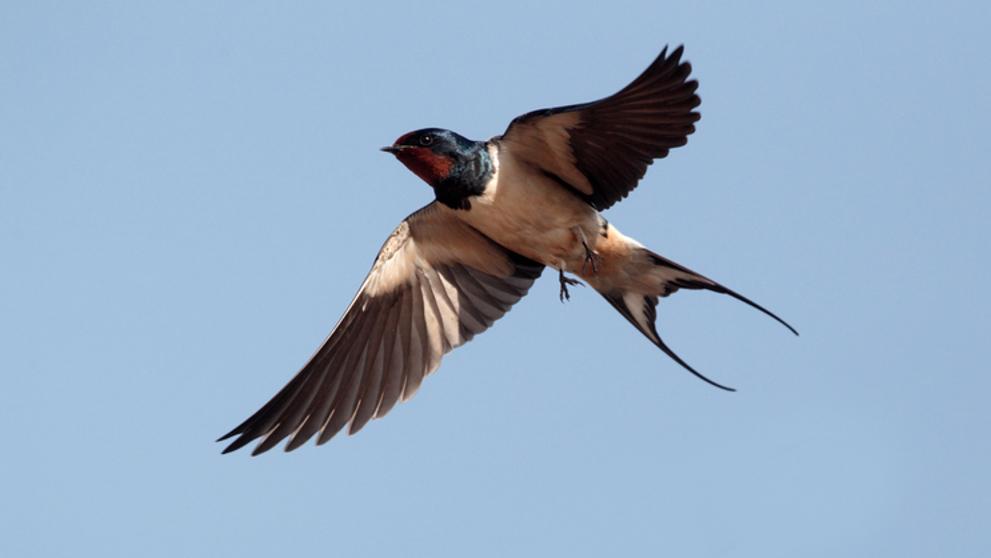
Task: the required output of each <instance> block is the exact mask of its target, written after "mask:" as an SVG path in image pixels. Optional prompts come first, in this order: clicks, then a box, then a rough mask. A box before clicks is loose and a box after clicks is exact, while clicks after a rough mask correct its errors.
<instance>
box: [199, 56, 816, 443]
mask: <svg viewBox="0 0 991 558" xmlns="http://www.w3.org/2000/svg"><path fill="white" fill-rule="evenodd" d="M681 56H682V47H678V48H677V49H675V50H673V51H672V52H670V53H668V51H667V48H666V47H665V49H664V50H663V51H662V52H661V54H660V55H659V56H658V57H657V58H656V59H655V60H654V61H653V63H651V64H650V66H649V67H648V68H647V69H646V70H645V71H644V72H643V73H642V74H641V75H640V76H639V77H638V78H636V79H635V80H633V82H632V83H630V84H629V85H627V86H626V87H624V88H623V89H622V90H620V91H619V92H618V93H616V94H614V95H611V96H609V97H605V98H603V99H600V100H598V101H593V102H590V103H584V104H578V105H569V106H563V107H557V108H550V109H543V110H537V111H533V112H529V113H527V114H524V115H522V116H520V117H518V118H516V119H514V120H513V121H512V122H511V123H510V125H509V127H508V128H507V129H506V131H505V133H503V134H502V135H501V136H496V137H494V138H492V139H490V140H488V141H472V140H469V139H466V138H465V137H463V136H461V135H458V134H456V133H454V132H452V131H450V130H443V129H440V128H425V129H422V130H417V131H414V132H409V133H407V134H404V135H402V136H400V137H399V139H397V140H396V141H395V142H394V143H393V144H392V145H390V146H388V147H384V148H382V149H383V151H386V152H388V153H391V154H393V155H394V156H395V157H396V158H397V159H399V161H400V162H401V163H402V164H403V165H405V166H406V167H407V168H408V169H409V170H411V171H413V173H414V174H416V175H417V176H418V177H420V178H421V179H422V180H423V181H424V182H426V183H427V184H429V185H430V187H431V188H432V189H433V192H434V197H435V200H434V201H432V202H431V203H429V204H427V205H426V206H425V207H423V208H421V209H419V210H418V211H416V212H414V213H413V214H412V215H410V216H409V217H407V218H406V219H405V220H403V222H402V223H400V224H399V227H398V228H396V229H395V231H393V233H392V235H391V236H389V238H388V239H387V240H386V242H385V244H384V245H383V246H382V249H381V250H380V251H379V254H378V257H377V258H376V259H375V262H374V264H373V265H372V269H371V271H370V272H369V274H368V277H367V278H366V279H365V281H364V283H362V285H361V288H360V289H359V290H358V294H357V295H356V296H355V298H354V300H352V301H351V304H350V306H348V308H347V310H345V312H344V315H343V317H342V318H341V319H340V321H339V322H338V323H337V325H336V326H335V327H334V329H333V331H332V332H331V334H330V335H329V336H328V337H327V339H326V340H325V341H324V343H323V345H322V346H321V347H320V348H319V349H318V350H317V352H316V353H315V354H314V355H313V357H312V358H311V359H310V360H309V362H308V363H307V364H306V365H305V366H304V367H303V368H302V370H301V371H300V372H299V373H297V374H296V376H295V377H293V378H292V380H290V381H289V383H288V384H287V385H286V386H285V387H283V388H282V390H281V391H279V392H278V393H277V394H276V395H275V397H273V398H272V399H271V400H270V401H269V402H268V403H266V404H265V405H264V406H263V407H262V408H261V409H260V410H259V411H258V412H256V413H255V414H253V415H252V416H251V417H249V418H248V419H247V420H245V421H244V422H243V423H241V424H240V425H239V426H238V427H237V428H235V429H234V430H231V431H230V432H229V433H227V434H226V435H224V436H223V437H222V438H220V440H225V439H228V438H231V437H234V436H236V437H237V438H236V439H235V440H234V441H233V442H231V443H230V445H228V446H227V447H226V449H224V453H227V452H231V451H234V450H236V449H238V448H240V447H242V446H244V445H246V444H248V443H250V442H251V441H253V440H256V439H261V443H259V444H258V445H257V447H255V449H254V452H253V455H257V454H259V453H262V452H264V451H267V450H269V449H271V448H272V447H273V446H275V445H276V444H278V443H279V442H280V441H282V440H283V439H285V438H286V437H290V436H291V438H290V440H289V442H288V443H287V444H286V448H285V449H286V451H291V450H293V449H295V448H297V447H299V446H300V445H302V444H303V443H305V442H306V441H307V440H309V439H310V438H312V437H313V436H314V435H316V436H317V444H323V443H324V442H326V441H327V440H329V439H330V438H332V437H333V436H334V435H335V434H336V433H337V432H339V431H340V430H341V429H342V428H343V427H344V426H345V425H348V432H349V433H350V434H354V433H355V432H357V431H359V430H361V428H362V427H363V426H365V424H366V423H368V421H369V420H371V419H373V418H378V417H381V416H383V415H385V414H386V413H388V412H389V411H390V410H391V409H392V407H393V406H394V405H395V404H396V402H397V401H399V400H400V399H402V400H406V399H409V398H410V397H412V396H413V394H414V393H416V391H417V389H418V388H419V387H420V383H421V382H422V381H423V378H424V377H425V376H427V375H428V374H429V373H430V372H432V371H434V370H435V369H436V368H437V366H438V365H439V364H440V359H441V357H442V356H443V355H444V354H445V353H447V352H448V351H450V350H451V349H453V348H455V347H459V346H461V345H462V344H464V343H465V342H467V341H469V340H470V339H471V338H472V337H474V336H475V335H476V334H479V333H481V332H483V331H485V330H486V329H487V328H488V327H489V326H491V325H492V323H493V322H495V321H496V320H498V319H499V318H500V317H502V316H503V314H505V313H506V312H507V311H508V310H509V309H510V308H511V307H512V306H513V305H514V304H516V302H518V301H519V300H520V299H521V298H522V297H523V296H524V295H525V294H526V293H527V291H528V290H529V289H530V286H531V285H532V284H533V282H534V281H535V280H536V279H537V277H539V276H540V274H541V272H542V271H543V269H544V267H551V268H553V269H556V270H557V272H558V280H559V282H560V297H561V300H562V302H563V301H564V300H566V299H567V298H569V291H568V286H569V285H575V284H578V281H577V280H576V279H573V278H571V277H568V276H566V275H565V273H570V274H572V275H577V276H578V277H580V278H581V279H583V280H584V281H585V282H586V283H588V284H589V285H590V286H591V287H592V288H594V289H595V290H596V291H597V292H598V293H599V294H600V295H602V297H603V298H605V299H606V301H608V302H609V304H611V305H612V306H613V307H614V308H616V310H618V311H619V313H620V314H622V315H623V317H624V318H626V319H627V320H628V321H629V322H630V323H631V324H633V326H634V327H635V328H637V330H639V331H640V333H642V334H643V335H644V336H645V337H647V339H648V340H650V342H651V343H653V344H654V345H656V346H657V347H658V348H659V349H660V350H661V351H663V352H664V353H666V354H667V355H668V356H669V357H671V358H672V359H674V360H675V362H677V363H678V364H679V365H681V366H682V367H684V368H685V369H687V370H688V371H690V372H691V373H692V374H695V375H696V376H698V377H699V378H701V379H703V380H705V381H706V382H708V383H710V384H712V385H714V386H716V387H719V388H722V389H726V390H730V391H732V388H728V387H726V386H723V385H720V384H718V383H716V382H714V381H712V380H710V379H708V378H706V377H705V376H703V375H702V374H700V373H699V372H698V371H696V370H695V369H694V368H692V367H691V366H689V365H688V364H687V363H686V362H685V361H684V360H682V359H681V358H680V357H679V356H678V355H676V354H675V353H674V352H673V351H672V350H671V349H669V348H668V346H667V345H666V344H665V343H664V341H663V340H661V337H660V335H659V334H658V333H657V328H656V325H655V319H656V317H657V310H656V308H657V303H658V300H659V299H660V298H663V297H666V296H668V295H670V294H672V293H674V292H676V291H678V290H679V289H705V290H709V291H714V292H717V293H722V294H726V295H729V296H731V297H733V298H736V299H737V300H740V301H742V302H744V303H746V304H748V305H750V306H752V307H754V308H756V309H757V310H759V311H761V312H763V313H764V314H767V315H768V316H770V317H771V318H773V319H775V320H777V321H778V322H780V323H781V324H782V325H784V326H785V327H787V328H788V329H789V330H791V331H792V333H794V334H795V335H798V332H797V331H795V329H794V328H792V327H791V326H790V325H788V324H787V323H786V322H785V321H784V320H782V319H781V318H779V317H777V316H776V315H774V314H773V313H772V312H771V311H769V310H767V309H765V308H764V307H762V306H760V305H758V304H757V303H755V302H753V301H751V300H750V299H748V298H746V297H744V296H743V295H740V294H739V293H737V292H735V291H732V290H730V289H728V288H726V287H724V286H723V285H721V284H719V283H717V282H715V281H713V280H711V279H709V278H707V277H705V276H703V275H701V274H699V273H696V272H694V271H692V270H690V269H688V268H687V267H684V266H682V265H680V264H677V263H675V262H673V261H671V260H669V259H667V258H665V257H663V256H660V255H658V254H656V253H654V252H652V251H650V250H649V249H647V248H645V247H644V246H643V245H642V244H640V243H639V242H637V241H636V240H634V239H632V238H630V237H628V236H625V235H623V233H621V232H620V231H619V230H618V229H617V228H616V227H615V226H614V225H612V224H611V223H609V222H608V221H606V220H605V219H604V218H603V217H602V215H601V214H600V213H599V212H600V211H603V210H605V209H608V208H609V207H610V206H612V205H613V204H615V203H616V202H618V201H620V200H621V199H623V198H625V197H626V196H627V195H628V194H629V193H630V192H631V191H632V190H633V189H634V188H635V187H636V186H637V183H638V182H639V181H640V179H641V178H642V177H643V175H644V173H645V172H646V170H647V167H648V166H649V165H650V164H651V163H652V162H653V161H654V160H655V159H660V158H663V157H665V156H667V154H668V152H669V151H670V150H671V149H673V148H675V147H680V146H683V145H685V144H686V143H687V141H688V136H689V135H690V134H691V133H692V132H694V131H695V122H697V121H698V120H699V113H698V111H696V110H695V109H696V107H698V105H699V103H700V100H699V97H698V96H697V95H696V89H697V87H698V83H697V82H696V81H695V80H690V79H689V75H690V74H691V66H690V64H689V63H688V62H687V61H685V62H683V61H682V60H681ZM220 440H218V441H220Z"/></svg>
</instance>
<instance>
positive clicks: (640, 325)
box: [602, 293, 736, 391]
mask: <svg viewBox="0 0 991 558" xmlns="http://www.w3.org/2000/svg"><path fill="white" fill-rule="evenodd" d="M630 294H633V296H634V297H640V298H641V299H642V300H643V305H642V308H641V309H640V313H639V314H635V312H636V308H631V307H630V306H628V305H627V304H628V298H630ZM602 296H603V297H604V298H605V299H606V300H607V301H609V304H612V305H613V308H615V309H616V310H619V313H620V314H622V315H623V317H624V318H626V319H627V320H628V321H629V322H630V323H631V324H633V327H635V328H637V329H638V330H640V333H643V334H644V337H646V338H647V339H649V340H650V342H651V343H653V344H654V345H657V348H658V349H660V350H662V351H664V354H666V355H668V356H669V357H671V359H672V360H674V361H675V362H677V363H678V364H680V365H681V367H682V368H684V369H685V370H688V371H689V372H691V373H692V374H695V376H696V377H698V378H699V379H700V380H702V381H704V382H705V383H707V384H709V385H712V386H715V387H717V388H719V389H724V390H726V391H736V389H734V388H731V387H729V386H725V385H723V384H720V383H719V382H717V381H715V380H711V379H709V378H708V377H706V375H705V374H703V373H701V372H699V371H698V370H696V369H694V368H692V366H691V365H690V364H688V363H687V362H685V361H684V360H683V359H682V358H681V357H680V356H678V355H677V353H675V352H674V351H672V350H671V348H670V347H668V346H667V344H666V343H665V342H664V340H663V339H661V336H660V335H658V333H657V327H656V326H655V320H656V319H657V297H656V296H644V295H638V294H636V293H628V294H626V295H620V296H615V295H607V294H605V293H602Z"/></svg>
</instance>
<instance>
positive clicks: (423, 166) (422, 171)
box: [398, 147, 454, 186]
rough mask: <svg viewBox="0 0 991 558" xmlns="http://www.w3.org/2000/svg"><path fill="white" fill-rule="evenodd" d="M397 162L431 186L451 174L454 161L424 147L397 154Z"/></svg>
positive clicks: (408, 149)
mask: <svg viewBox="0 0 991 558" xmlns="http://www.w3.org/2000/svg"><path fill="white" fill-rule="evenodd" d="M398 157H399V160H400V161H401V162H402V163H403V164H404V165H406V168H408V169H409V170H411V171H413V174H415V175H417V176H419V177H420V178H422V179H423V180H424V182H426V183H427V184H430V185H431V186H432V185H434V184H436V183H438V182H440V181H441V180H444V179H445V178H447V177H448V176H450V174H451V168H452V167H454V161H453V160H451V158H450V157H448V156H446V155H438V154H437V153H434V152H433V151H431V150H430V149H428V148H426V147H407V148H406V149H403V150H402V151H400V152H399V153H398Z"/></svg>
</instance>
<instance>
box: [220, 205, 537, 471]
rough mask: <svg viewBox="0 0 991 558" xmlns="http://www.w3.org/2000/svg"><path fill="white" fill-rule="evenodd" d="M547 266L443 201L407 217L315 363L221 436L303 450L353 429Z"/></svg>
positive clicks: (407, 389) (411, 388)
mask: <svg viewBox="0 0 991 558" xmlns="http://www.w3.org/2000/svg"><path fill="white" fill-rule="evenodd" d="M542 270H543V266H542V265H541V264H539V263H536V262H533V261H531V260H529V259H526V258H524V257H523V256H520V255H518V254H515V253H513V252H510V251H508V250H506V249H505V248H503V247H501V246H499V245H497V244H496V243H494V242H492V241H491V240H489V239H488V238H486V237H485V236H484V235H482V234H481V233H479V232H478V231H475V230H474V229H472V228H471V227H469V226H468V225H466V224H464V223H463V222H462V221H460V220H459V219H457V218H456V217H454V216H453V215H452V214H451V211H450V210H449V209H447V208H445V207H443V206H440V205H438V204H437V203H431V204H429V205H427V206H426V207H424V208H422V209H421V210H419V211H417V212H416V213H414V214H412V215H410V216H409V217H407V218H406V219H405V220H404V221H403V222H402V223H401V224H400V225H399V227H397V228H396V230H395V231H394V232H393V233H392V235H391V236H390V237H389V239H388V240H387V241H386V242H385V244H384V245H383V246H382V249H381V250H380V252H379V255H378V257H377V258H376V260H375V263H374V264H373V266H372V270H371V271H370V272H369V274H368V277H367V278H366V279H365V282H364V283H363V284H362V286H361V289H360V290H359V292H358V294H357V295H356V296H355V298H354V300H353V301H352V302H351V304H350V306H348V309H347V310H346V311H345V313H344V316H343V317H342V318H341V320H340V321H339V322H338V324H337V326H335V328H334V330H333V331H332V333H331V334H330V335H329V336H328V337H327V339H326V340H325V341H324V343H323V345H322V346H321V347H320V349H319V350H317V352H316V353H315V354H314V355H313V357H312V358H311V359H310V361H309V362H308V363H307V364H306V365H305V366H304V367H303V368H302V370H300V371H299V372H298V373H297V374H296V376H295V377H293V378H292V380H290V381H289V383H288V384H287V385H286V386H285V387H283V388H282V389H281V390H280V391H279V392H278V393H277V394H276V395H275V397H273V398H272V399H271V400H270V401H269V402H268V403H266V404H265V405H264V406H263V407H262V408H261V409H260V410H258V412H256V413H255V414H253V415H252V416H251V417H249V418H248V419H247V420H245V421H244V422H243V423H241V424H240V425H239V426H238V427H237V428H235V429H234V430H232V431H230V432H229V433H227V434H226V435H224V436H223V437H222V438H221V440H223V439H227V438H230V437H233V436H237V438H236V439H235V440H234V441H233V442H232V443H231V444H230V445H229V446H228V447H227V448H226V449H225V450H224V452H225V453H226V452H230V451H234V450H236V449H238V448H241V447H243V446H245V445H246V444H248V443H250V442H251V441H252V440H255V439H258V438H264V440H263V441H262V442H261V443H260V444H259V445H258V446H257V447H256V448H255V450H254V452H253V453H254V454H258V453H261V452H264V451H267V450H268V449H271V448H272V447H274V446H275V445H276V444H278V443H279V442H280V441H281V440H283V439H285V438H286V437H287V436H290V435H292V439H291V440H290V441H289V443H288V444H287V446H286V449H287V450H292V449H295V448H296V447H299V446H300V445H302V444H303V443H305V442H306V441H307V440H308V439H310V438H311V437H312V436H313V435H314V434H317V433H318V432H319V437H318V439H317V443H323V442H326V441H327V440H329V439H330V438H331V437H333V436H334V434H336V433H337V432H338V431H340V430H341V428H343V427H344V425H346V424H348V423H350V427H349V433H352V434H353V433H354V432H357V431H358V430H360V429H361V428H362V427H363V426H364V425H365V424H366V423H367V422H368V421H369V420H371V419H372V418H377V417H381V416H383V415H385V414H386V413H387V412H388V411H389V410H390V409H392V407H393V406H394V405H395V404H396V402H397V401H399V400H400V399H403V400H405V399H408V398H409V397H411V396H412V395H413V394H414V393H415V392H416V390H417V388H418V387H419V386H420V383H421V381H422V380H423V378H424V376H426V375H427V374H429V373H430V372H432V371H433V370H434V369H436V368H437V366H438V365H439V364H440V359H441V357H442V356H443V355H444V354H445V353H446V352H448V351H450V350H451V349H453V348H455V347H458V346H460V345H462V344H464V343H465V342H467V341H469V340H470V339H471V338H472V337H473V336H474V335H476V334H478V333H481V332H482V331H484V330H485V329H487V328H488V327H489V326H490V325H492V323H493V322H494V321H495V320H497V319H499V318H500V317H502V315H503V314H505V313H506V312H507V311H508V310H509V308H510V307H511V306H512V305H513V304H515V303H516V302H517V301H518V300H519V299H520V298H522V297H523V296H524V295H525V294H526V292H527V291H528V290H529V288H530V286H531V285H532V284H533V281H534V280H535V279H536V278H537V277H539V276H540V273H541V271H542Z"/></svg>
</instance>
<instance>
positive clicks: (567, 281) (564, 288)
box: [557, 269, 585, 302]
mask: <svg viewBox="0 0 991 558" xmlns="http://www.w3.org/2000/svg"><path fill="white" fill-rule="evenodd" d="M557 272H558V281H560V282H561V294H560V295H559V296H560V297H561V302H564V301H565V300H571V293H569V292H568V285H578V286H581V287H584V286H585V284H584V283H582V282H581V281H579V280H577V279H572V278H570V277H565V276H564V270H563V269H559V270H558V271H557Z"/></svg>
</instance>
